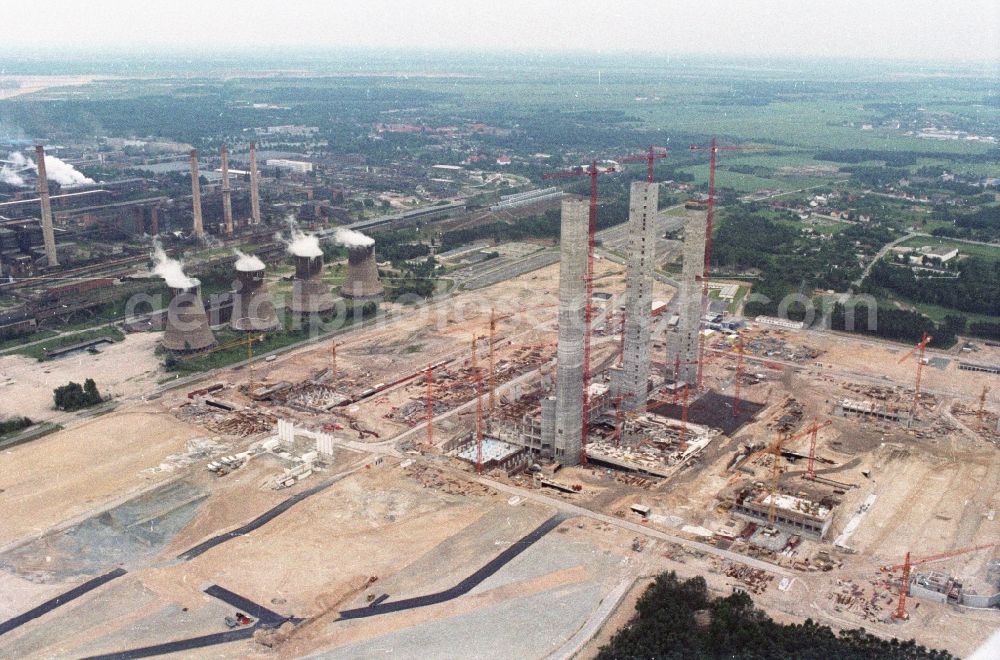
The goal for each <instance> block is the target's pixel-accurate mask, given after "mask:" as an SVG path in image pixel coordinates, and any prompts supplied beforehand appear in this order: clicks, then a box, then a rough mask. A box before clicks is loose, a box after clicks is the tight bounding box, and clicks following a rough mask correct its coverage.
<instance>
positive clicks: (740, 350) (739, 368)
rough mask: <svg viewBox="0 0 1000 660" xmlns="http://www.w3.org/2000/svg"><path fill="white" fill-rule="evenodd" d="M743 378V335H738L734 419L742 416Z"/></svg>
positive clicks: (734, 383)
mask: <svg viewBox="0 0 1000 660" xmlns="http://www.w3.org/2000/svg"><path fill="white" fill-rule="evenodd" d="M742 377H743V335H742V334H740V333H738V332H737V333H736V379H735V380H734V381H733V417H739V416H740V379H741V378H742Z"/></svg>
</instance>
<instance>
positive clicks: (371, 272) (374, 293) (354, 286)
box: [340, 244, 384, 300]
mask: <svg viewBox="0 0 1000 660" xmlns="http://www.w3.org/2000/svg"><path fill="white" fill-rule="evenodd" d="M383 292H384V289H383V288H382V283H381V282H380V281H379V279H378V266H377V265H376V264H375V245H374V244H372V245H353V246H350V247H348V249H347V279H345V280H344V284H343V286H341V287H340V295H342V296H344V297H345V298H352V299H354V300H365V299H369V298H378V297H380V296H381V295H382V293H383Z"/></svg>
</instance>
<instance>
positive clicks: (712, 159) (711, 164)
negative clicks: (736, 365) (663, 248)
mask: <svg viewBox="0 0 1000 660" xmlns="http://www.w3.org/2000/svg"><path fill="white" fill-rule="evenodd" d="M688 149H689V150H691V151H708V152H709V156H708V220H707V222H706V224H705V266H704V271H703V273H702V278H701V281H702V292H701V300H702V302H701V306H702V315H704V314H706V313H708V270H709V266H710V264H711V261H712V222H713V220H714V218H715V164H716V160H717V155H718V153H719V152H720V151H753V150H757V149H760V147H756V146H741V145H727V146H722V147H720V146H719V144H718V142H717V141H716V139H715V138H714V137H713V138H712V141H711V143H709V145H708V146H705V145H699V144H692V145H691V146H690V147H688ZM699 335H700V337H699V340H698V389H699V390H700V389H701V387H702V384H703V374H704V365H703V359H702V358H703V357H704V355H705V335H704V334H701V333H699Z"/></svg>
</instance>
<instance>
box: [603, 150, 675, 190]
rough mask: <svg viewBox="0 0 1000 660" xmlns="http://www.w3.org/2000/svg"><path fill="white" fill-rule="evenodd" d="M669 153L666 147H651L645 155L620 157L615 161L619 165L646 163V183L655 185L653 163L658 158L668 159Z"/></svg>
mask: <svg viewBox="0 0 1000 660" xmlns="http://www.w3.org/2000/svg"><path fill="white" fill-rule="evenodd" d="M667 153H668V152H667V148H666V147H654V146H653V145H650V146H649V151H648V152H646V153H644V154H633V155H630V156H619V157H618V158H616V159H615V160H617V161H618V162H619V163H638V162H643V161H645V163H646V181H647V182H649V183H653V163H654V162H655V161H656V159H657V158H666V157H667Z"/></svg>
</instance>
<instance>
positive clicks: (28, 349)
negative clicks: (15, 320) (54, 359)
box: [11, 326, 125, 361]
mask: <svg viewBox="0 0 1000 660" xmlns="http://www.w3.org/2000/svg"><path fill="white" fill-rule="evenodd" d="M99 337H108V338H110V339H112V340H113V341H115V342H119V341H123V340H124V339H125V335H124V334H122V332H121V330H119V329H118V328H115V327H113V326H108V327H104V328H97V329H94V330H90V331H87V332H76V333H73V334H69V335H65V336H60V337H56V338H55V339H52V340H49V341H43V342H41V343H39V344H34V345H32V346H24V347H22V348H19V349H17V350H14V351H11V352H12V353H16V354H18V355H25V356H27V357H33V358H35V359H36V360H39V361H43V360H45V359H46V358H47V357H48V352H49V351H51V350H52V349H56V348H63V347H64V346H71V345H73V344H79V343H81V342H85V341H90V340H91V339H97V338H99ZM98 350H100V347H98Z"/></svg>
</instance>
